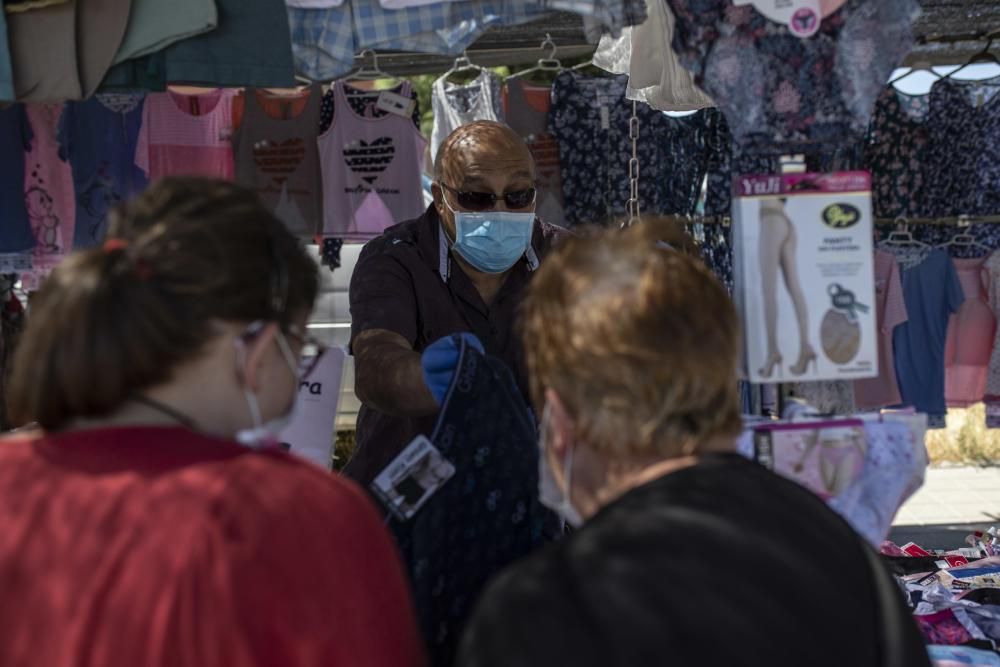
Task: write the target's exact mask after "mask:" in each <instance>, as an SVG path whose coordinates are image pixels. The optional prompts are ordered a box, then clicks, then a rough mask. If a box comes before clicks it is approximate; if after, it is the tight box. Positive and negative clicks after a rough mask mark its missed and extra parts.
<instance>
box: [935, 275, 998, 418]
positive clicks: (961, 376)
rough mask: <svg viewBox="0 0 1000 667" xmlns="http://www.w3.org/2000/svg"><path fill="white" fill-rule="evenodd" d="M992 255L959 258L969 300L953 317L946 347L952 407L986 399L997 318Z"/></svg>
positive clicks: (948, 397) (947, 388)
mask: <svg viewBox="0 0 1000 667" xmlns="http://www.w3.org/2000/svg"><path fill="white" fill-rule="evenodd" d="M987 259H989V258H988V257H983V258H981V259H956V260H953V261H954V263H955V269H956V270H957V271H958V278H959V280H960V281H961V283H962V291H963V292H964V294H965V303H963V304H962V307H961V308H960V309H959V310H958V312H957V313H955V314H954V315H953V316H952V317H951V323H950V324H949V326H948V340H947V344H946V346H945V357H944V359H945V399H946V400H947V402H948V406H949V407H955V408H967V407H969V406H970V405H975V404H976V403H979V402H980V401H982V400H983V396H984V395H985V394H986V377H987V375H988V374H989V366H990V355H991V354H992V352H993V341H994V339H995V337H996V330H997V321H996V317H995V316H994V314H993V311H992V310H991V309H990V306H989V285H990V282H991V277H990V275H989V271H988V269H986V268H985V265H986V261H987Z"/></svg>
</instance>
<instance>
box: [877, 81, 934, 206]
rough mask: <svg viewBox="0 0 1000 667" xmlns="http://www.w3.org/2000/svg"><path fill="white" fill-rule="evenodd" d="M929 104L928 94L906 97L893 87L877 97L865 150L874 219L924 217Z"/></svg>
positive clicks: (889, 87)
mask: <svg viewBox="0 0 1000 667" xmlns="http://www.w3.org/2000/svg"><path fill="white" fill-rule="evenodd" d="M928 102H929V98H928V96H927V95H917V96H914V95H907V94H905V93H902V92H900V91H898V90H896V89H895V88H894V87H892V86H888V87H886V89H885V90H883V91H882V95H881V96H880V97H879V98H878V104H877V105H876V107H875V115H874V116H873V117H872V124H871V128H870V129H869V135H868V141H867V142H866V143H865V151H864V152H865V168H866V169H867V170H868V171H870V172H871V174H872V200H873V205H874V208H875V216H876V217H879V218H898V217H906V218H919V217H922V216H923V213H924V205H923V198H924V193H925V181H924V166H925V164H926V162H927V150H928V145H929V140H930V136H929V134H928V128H927V114H928V111H929V108H930V107H929V104H928Z"/></svg>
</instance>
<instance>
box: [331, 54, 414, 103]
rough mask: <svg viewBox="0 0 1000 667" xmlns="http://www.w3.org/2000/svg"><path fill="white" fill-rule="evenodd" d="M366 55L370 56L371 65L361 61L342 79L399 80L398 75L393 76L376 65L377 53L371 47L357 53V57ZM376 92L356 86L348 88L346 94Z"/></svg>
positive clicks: (347, 80) (360, 57)
mask: <svg viewBox="0 0 1000 667" xmlns="http://www.w3.org/2000/svg"><path fill="white" fill-rule="evenodd" d="M366 57H370V58H371V67H366V66H365V63H364V62H362V64H361V65H360V66H359V67H358V68H357V69H356V70H354V71H353V72H351V73H350V74H348V75H347V76H346V77H344V79H343V80H344V82H350V81H382V80H389V81H395V82H397V83H398V82H400V79H399V77H396V76H393V75H392V74H389V73H388V72H384V71H382V69H381V68H380V67H379V66H378V53H376V52H375V51H372V50H371V49H365V50H364V51H362V52H361V54H360V55H358V58H359V59H363V58H366ZM377 93H378V91H372V90H360V89H356V88H355V89H352V88H348V89H347V94H348V95H359V96H360V95H373V94H377Z"/></svg>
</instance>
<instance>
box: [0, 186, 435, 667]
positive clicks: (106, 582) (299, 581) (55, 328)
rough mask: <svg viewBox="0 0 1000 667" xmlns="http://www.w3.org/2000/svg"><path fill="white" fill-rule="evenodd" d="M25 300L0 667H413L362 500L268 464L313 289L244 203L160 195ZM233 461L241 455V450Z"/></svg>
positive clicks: (407, 610) (3, 463)
mask: <svg viewBox="0 0 1000 667" xmlns="http://www.w3.org/2000/svg"><path fill="white" fill-rule="evenodd" d="M109 230H110V231H109V240H108V241H107V242H106V243H105V244H104V246H103V247H101V248H97V249H94V250H90V251H87V252H84V253H81V254H78V255H75V256H72V257H70V258H69V259H67V260H66V262H65V263H64V264H63V265H61V266H60V267H58V268H57V269H56V271H55V272H54V273H53V274H52V277H51V278H50V279H49V281H48V282H47V283H46V285H45V287H44V289H43V290H42V291H41V292H40V293H39V294H38V295H37V297H36V298H35V299H34V300H33V301H32V307H31V312H30V315H29V320H28V325H27V329H26V331H25V334H24V337H23V339H22V342H21V345H20V347H19V349H18V352H17V356H16V358H15V363H14V373H13V379H12V384H11V388H10V396H9V398H10V408H11V413H12V416H13V417H14V419H15V420H18V421H19V422H20V423H34V424H37V427H38V428H36V429H34V430H31V431H28V432H26V433H22V434H19V435H14V436H11V437H9V438H8V439H6V440H5V441H3V442H0V535H2V537H0V663H2V664H3V665H5V666H8V667H21V666H28V665H32V666H35V665H46V666H53V667H55V666H69V665H74V666H76V667H112V666H115V667H117V666H125V665H135V666H137V667H138V666H140V665H141V666H143V667H156V666H166V665H184V666H186V667H197V666H209V665H212V666H215V665H236V666H244V665H245V666H247V667H250V666H254V667H256V666H258V665H259V666H264V665H268V666H270V665H273V666H275V667H277V666H281V667H296V666H300V667H307V666H313V665H316V666H319V665H324V666H325V665H351V666H373V667H374V666H378V667H382V666H385V667H389V666H390V665H391V666H393V667H395V666H397V665H403V666H406V665H421V664H422V663H423V660H422V653H421V649H420V647H419V644H418V641H419V640H418V639H417V631H416V628H415V625H414V621H413V614H412V610H411V605H410V600H409V598H408V593H407V592H406V584H405V581H404V578H403V574H402V570H401V568H400V566H399V564H398V562H397V558H396V553H395V551H394V548H393V546H392V544H391V541H390V538H389V537H388V535H387V533H386V532H385V530H384V529H383V527H382V525H381V521H380V520H379V518H378V516H377V514H376V512H375V511H374V509H373V508H372V507H371V506H370V505H369V502H368V500H367V499H366V497H365V496H364V494H363V493H362V492H361V491H360V490H358V489H357V488H355V487H353V486H352V485H351V484H350V483H349V482H346V481H344V480H342V479H339V478H336V477H333V476H331V475H330V474H328V473H327V472H325V471H323V470H320V469H318V468H315V467H313V466H312V465H310V464H308V463H305V462H303V461H300V460H297V459H295V458H294V457H292V456H289V455H287V454H284V453H282V452H280V451H276V450H275V449H274V448H273V447H271V446H270V443H271V440H272V438H271V436H272V435H273V431H274V429H273V428H272V425H273V424H275V422H277V421H280V420H281V418H282V417H284V416H285V415H287V414H288V413H289V411H290V410H291V406H292V404H293V400H294V397H295V395H296V391H297V387H298V383H299V381H300V380H301V379H302V378H301V377H300V375H301V372H302V370H304V369H305V370H308V368H307V366H308V364H303V363H302V362H301V359H300V355H301V354H302V352H303V347H304V345H305V341H306V339H305V335H304V334H305V324H306V321H307V319H308V317H309V314H310V312H311V310H312V307H313V301H314V299H315V298H316V294H317V291H318V276H317V269H316V266H315V264H314V263H313V261H312V260H311V259H310V258H309V257H308V255H307V254H306V253H305V251H304V249H303V248H302V247H301V246H300V245H299V243H298V242H297V240H296V239H295V238H294V237H293V236H292V235H291V234H290V233H289V232H288V231H287V230H286V229H285V228H284V227H283V226H282V224H281V223H280V222H279V221H278V220H277V219H276V218H275V217H274V216H273V215H272V214H271V213H270V212H269V211H268V210H267V209H266V208H264V207H263V206H262V205H261V204H260V202H259V201H258V200H257V198H256V196H255V195H254V194H252V193H250V192H248V191H246V190H243V189H241V188H239V187H237V186H234V185H231V184H228V183H222V182H214V181H205V180H197V179H184V180H166V181H163V182H161V183H160V184H158V185H156V186H154V187H153V188H151V189H150V190H149V191H148V192H147V193H146V194H144V195H143V196H141V197H139V198H138V199H137V200H136V201H134V202H133V203H132V204H130V205H129V206H128V207H127V208H125V209H124V210H122V211H119V212H118V214H117V215H116V216H114V217H113V219H112V220H111V223H110V227H109ZM238 440H239V443H238V442H237V441H238Z"/></svg>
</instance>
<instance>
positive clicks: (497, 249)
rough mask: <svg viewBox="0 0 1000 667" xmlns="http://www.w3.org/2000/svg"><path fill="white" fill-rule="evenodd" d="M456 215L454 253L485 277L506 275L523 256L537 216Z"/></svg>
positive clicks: (492, 212) (522, 214)
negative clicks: (498, 274)
mask: <svg viewBox="0 0 1000 667" xmlns="http://www.w3.org/2000/svg"><path fill="white" fill-rule="evenodd" d="M445 205H446V206H447V207H448V208H449V209H451V212H452V213H454V214H455V244H454V246H453V247H454V248H455V251H456V252H457V253H458V254H459V255H461V256H462V259H464V260H465V261H467V262H468V263H469V264H471V265H472V266H473V268H475V269H477V270H479V271H482V272H483V273H503V272H504V271H506V270H507V269H509V268H510V267H512V266H514V264H516V263H517V260H519V259H521V257H523V256H524V253H526V252H527V251H528V247H529V246H530V245H531V233H532V232H533V231H534V229H535V224H534V223H535V214H534V213H533V212H530V213H511V212H508V211H485V212H483V213H467V212H465V211H456V210H455V209H453V208H451V204H449V203H448V200H447V199H445Z"/></svg>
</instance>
